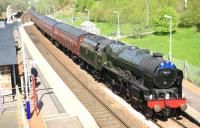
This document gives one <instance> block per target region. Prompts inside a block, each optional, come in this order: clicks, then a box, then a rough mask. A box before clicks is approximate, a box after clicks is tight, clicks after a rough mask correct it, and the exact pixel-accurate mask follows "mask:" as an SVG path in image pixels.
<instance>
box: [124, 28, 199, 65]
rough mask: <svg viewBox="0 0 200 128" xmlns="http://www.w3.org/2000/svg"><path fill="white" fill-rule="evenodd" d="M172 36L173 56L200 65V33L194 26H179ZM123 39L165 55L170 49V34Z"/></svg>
mask: <svg viewBox="0 0 200 128" xmlns="http://www.w3.org/2000/svg"><path fill="white" fill-rule="evenodd" d="M172 38H173V41H172V54H173V55H172V57H175V58H178V59H181V60H187V61H189V63H191V64H193V65H196V66H199V67H200V33H197V32H196V31H195V30H194V29H192V28H179V29H178V31H177V32H176V33H173V36H172ZM122 41H123V42H127V43H129V44H131V45H137V46H139V47H142V48H147V49H150V50H151V51H157V52H160V53H162V54H164V55H167V54H168V51H169V35H155V34H152V35H148V36H146V37H143V38H141V39H134V38H126V39H122Z"/></svg>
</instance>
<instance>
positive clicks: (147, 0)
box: [146, 0, 149, 28]
mask: <svg viewBox="0 0 200 128" xmlns="http://www.w3.org/2000/svg"><path fill="white" fill-rule="evenodd" d="M146 2H147V28H148V27H149V0H146Z"/></svg>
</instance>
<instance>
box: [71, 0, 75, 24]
mask: <svg viewBox="0 0 200 128" xmlns="http://www.w3.org/2000/svg"><path fill="white" fill-rule="evenodd" d="M75 6H76V0H75V1H74V2H73V12H72V13H73V14H72V23H74V16H75Z"/></svg>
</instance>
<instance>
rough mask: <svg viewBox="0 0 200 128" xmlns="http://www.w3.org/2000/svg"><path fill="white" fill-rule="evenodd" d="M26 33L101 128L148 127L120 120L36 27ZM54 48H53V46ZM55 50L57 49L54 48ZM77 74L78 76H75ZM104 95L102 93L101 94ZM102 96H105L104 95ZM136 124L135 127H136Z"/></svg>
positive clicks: (30, 28)
mask: <svg viewBox="0 0 200 128" xmlns="http://www.w3.org/2000/svg"><path fill="white" fill-rule="evenodd" d="M23 21H29V18H28V17H27V16H24V17H23ZM26 32H27V33H28V34H29V37H30V38H31V39H32V41H33V42H34V43H35V45H36V47H37V48H38V49H39V51H40V52H41V54H42V55H43V56H44V57H45V58H46V59H47V61H48V62H49V63H50V64H51V66H52V67H53V68H54V70H55V71H56V72H57V73H58V75H59V76H60V77H61V78H62V79H63V81H64V82H65V83H66V84H67V86H68V87H69V88H70V89H71V90H72V92H73V93H74V94H75V95H76V96H77V98H78V99H79V100H80V101H81V102H82V104H83V105H84V106H85V107H86V108H87V109H88V111H89V112H90V113H91V114H92V116H93V117H94V119H95V120H96V122H97V124H98V125H99V127H101V128H127V127H129V128H130V127H133V128H134V127H146V126H144V125H143V126H142V124H141V125H139V124H137V122H135V123H134V122H129V121H128V120H126V118H123V119H122V118H120V117H119V116H118V115H117V114H116V113H115V112H113V111H112V109H110V108H109V107H107V106H108V105H107V104H105V102H102V100H101V98H100V97H97V96H96V95H95V94H94V93H96V92H98V91H99V90H98V89H95V88H93V89H91V88H90V89H89V88H88V86H87V84H88V83H87V82H88V81H82V80H80V78H78V77H77V76H79V77H80V75H77V73H76V72H72V71H70V70H69V64H66V63H64V61H63V60H62V59H59V58H60V55H59V54H57V53H56V52H55V51H54V50H50V49H51V48H50V47H49V46H50V45H49V44H50V43H49V42H48V41H47V39H46V38H44V37H43V35H41V33H40V32H38V30H37V29H36V28H35V27H28V28H26ZM51 47H52V46H51ZM54 48H55V47H54ZM67 66H68V67H67ZM75 74H76V75H75ZM100 93H102V92H100ZM102 95H104V94H103V93H102ZM124 119H125V120H124ZM134 124H135V125H134Z"/></svg>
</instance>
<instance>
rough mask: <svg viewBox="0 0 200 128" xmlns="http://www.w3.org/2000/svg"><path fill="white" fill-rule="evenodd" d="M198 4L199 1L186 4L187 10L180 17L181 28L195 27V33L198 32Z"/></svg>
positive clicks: (194, 0)
mask: <svg viewBox="0 0 200 128" xmlns="http://www.w3.org/2000/svg"><path fill="white" fill-rule="evenodd" d="M199 6H200V3H199V0H191V1H189V3H188V8H187V9H186V11H185V13H184V14H183V15H182V17H181V26H186V27H192V26H196V28H197V31H200V8H199Z"/></svg>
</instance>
